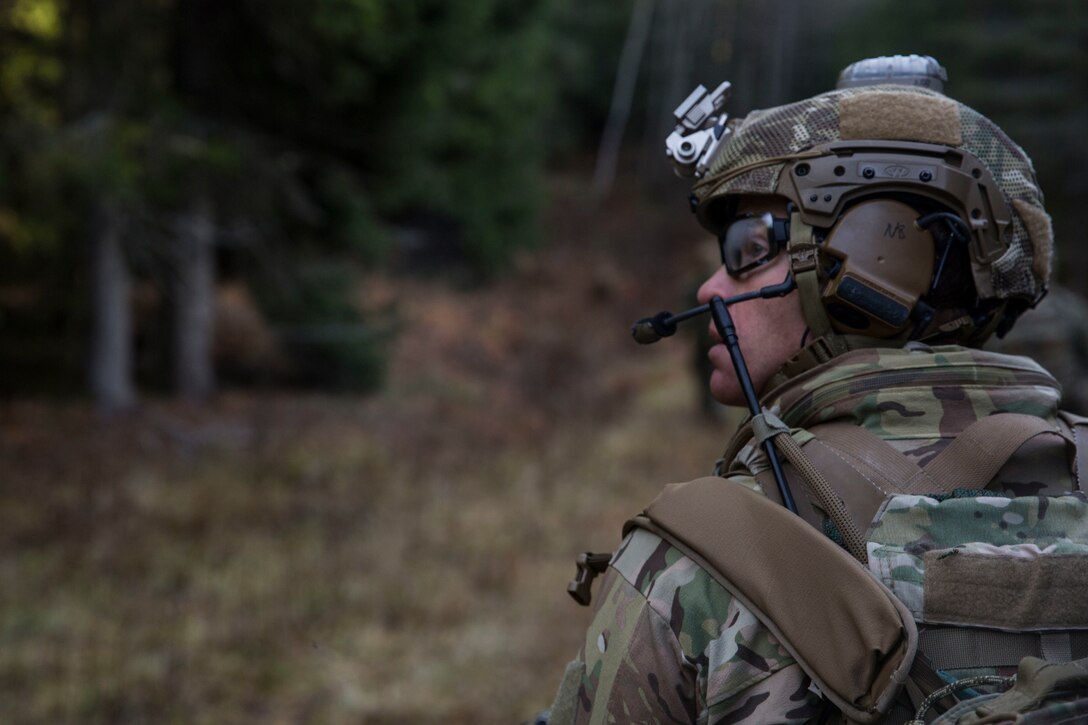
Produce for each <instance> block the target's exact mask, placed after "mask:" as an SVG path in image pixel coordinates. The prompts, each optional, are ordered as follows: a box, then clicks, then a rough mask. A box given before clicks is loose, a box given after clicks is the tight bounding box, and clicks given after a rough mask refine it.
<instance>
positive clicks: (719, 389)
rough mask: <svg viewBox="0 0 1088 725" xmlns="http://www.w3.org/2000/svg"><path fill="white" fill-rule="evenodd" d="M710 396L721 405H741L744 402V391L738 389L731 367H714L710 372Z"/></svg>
mask: <svg viewBox="0 0 1088 725" xmlns="http://www.w3.org/2000/svg"><path fill="white" fill-rule="evenodd" d="M710 397H712V398H714V400H716V401H718V402H719V403H722V404H723V405H738V406H743V405H744V404H745V401H744V393H743V392H742V391H741V389H740V383H739V382H738V381H737V376H736V375H735V374H734V373H733V368H732V367H730V368H729V370H720V369H718V368H715V369H714V372H712V373H710Z"/></svg>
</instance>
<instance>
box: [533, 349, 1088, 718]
mask: <svg viewBox="0 0 1088 725" xmlns="http://www.w3.org/2000/svg"><path fill="white" fill-rule="evenodd" d="M1059 399H1060V388H1059V387H1058V386H1057V384H1056V383H1055V381H1054V380H1053V378H1051V377H1050V375H1049V374H1048V373H1046V371H1044V370H1043V369H1042V368H1041V367H1039V366H1038V365H1036V364H1035V363H1034V362H1032V361H1031V360H1030V359H1028V358H1021V357H1012V356H1005V355H998V354H994V353H986V352H982V351H978V350H970V349H966V348H961V347H953V346H949V347H939V348H930V347H926V346H924V345H920V344H917V343H912V344H910V345H908V346H907V347H905V348H903V349H895V350H892V349H868V350H858V351H854V352H850V353H847V354H846V355H842V356H840V357H838V358H836V359H835V360H833V361H831V362H829V363H827V364H825V365H822V366H819V367H817V368H814V369H812V370H809V371H808V372H806V373H804V374H802V375H800V376H798V377H797V378H795V379H793V380H791V381H788V382H787V383H785V384H783V385H781V386H779V387H778V388H777V389H775V390H773V391H772V392H771V393H770V394H769V395H767V396H766V397H765V399H764V401H763V405H764V408H765V409H768V410H770V411H771V412H773V413H775V414H776V415H777V416H778V417H779V418H780V419H781V420H783V421H784V422H785V423H786V424H787V425H788V426H790V427H791V429H793V435H794V437H795V439H797V440H798V441H799V442H803V439H804V438H805V436H810V434H809V433H808V432H807V431H806V430H805V429H806V428H811V427H815V426H818V425H820V424H823V423H831V422H843V421H848V422H851V423H853V424H856V425H857V426H860V427H862V428H863V429H865V430H867V431H868V432H870V433H873V434H875V435H876V436H878V437H880V438H881V439H883V440H885V441H887V442H888V443H891V444H892V446H893V447H895V448H896V449H897V450H899V451H900V452H901V453H904V454H905V455H907V456H908V457H910V458H912V459H914V460H915V461H917V462H919V463H922V464H924V463H925V461H926V460H928V459H931V458H932V457H934V456H936V455H937V454H938V453H939V452H940V451H941V450H943V449H944V448H945V447H946V446H947V444H948V443H949V442H950V441H951V440H952V439H954V438H955V437H956V435H957V434H958V433H960V432H961V431H963V430H964V429H965V428H966V427H967V426H968V425H970V424H971V423H972V422H974V421H976V420H979V419H981V418H983V417H986V416H989V415H991V414H994V413H999V412H1015V413H1025V414H1029V415H1032V416H1036V417H1039V418H1043V419H1045V420H1046V421H1048V422H1049V423H1052V424H1053V425H1054V426H1055V427H1059V428H1060V427H1061V425H1062V424H1061V423H1059V422H1058V418H1057V410H1058V403H1059ZM745 434H746V431H745V428H744V427H743V426H742V428H741V430H740V431H739V432H738V436H739V438H735V439H734V442H733V444H732V445H731V446H730V449H729V451H728V452H729V454H730V459H731V460H728V461H719V464H718V468H717V471H716V472H717V473H719V475H722V476H724V478H725V479H726V480H727V481H728V482H729V483H726V481H724V480H723V485H742V486H748V487H750V488H753V489H755V490H762V489H761V487H760V485H759V483H758V482H757V481H756V478H755V476H756V475H757V474H758V473H760V472H761V471H763V470H765V469H766V467H767V463H766V460H765V459H764V457H763V454H762V452H761V451H760V450H759V449H758V447H756V446H754V445H752V444H751V443H748V444H744V441H743V438H744V436H745ZM747 435H748V437H750V435H751V433H750V431H747ZM990 488H991V489H995V490H1003V491H1004V492H1006V493H1007V494H1008V495H1016V496H1019V495H1038V494H1040V493H1048V494H1054V493H1058V492H1060V491H1062V490H1071V489H1073V488H1075V483H1074V481H1073V477H1072V475H1071V474H1070V471H1069V467H1068V464H1067V462H1066V459H1065V456H1055V455H1054V451H1053V450H1052V449H1047V448H1046V443H1045V442H1042V441H1040V442H1037V443H1036V444H1029V445H1026V446H1024V448H1022V449H1021V451H1020V453H1018V454H1017V456H1016V457H1014V458H1013V460H1011V461H1010V462H1009V463H1008V464H1007V465H1006V466H1004V467H1003V468H1002V469H1001V471H1000V472H999V474H998V476H997V477H996V478H995V479H994V481H993V482H992V483H991V486H990ZM769 535H771V536H773V533H769ZM769 574H770V575H773V572H769ZM813 596H818V593H817V592H813ZM824 708H825V706H824V704H823V701H822V698H821V696H820V694H819V692H818V690H817V689H816V688H815V687H813V686H812V684H811V683H810V680H809V678H808V677H807V676H806V675H805V673H804V672H803V671H802V670H801V668H800V666H799V665H798V664H797V663H796V662H795V661H794V660H793V659H792V658H791V657H790V655H789V654H788V653H787V651H786V650H785V649H784V648H783V647H782V645H781V643H780V642H779V641H777V640H776V639H775V637H774V636H773V635H772V634H771V632H770V631H768V629H767V628H766V627H764V626H763V624H761V622H760V621H759V620H758V619H757V618H756V617H755V616H754V615H753V614H752V613H751V612H750V611H749V610H748V609H746V608H745V606H744V605H742V604H741V603H740V602H738V601H737V600H736V599H735V598H734V597H733V596H731V595H730V593H729V592H728V591H727V590H726V589H725V588H723V587H722V586H721V585H720V584H718V583H717V581H716V580H715V579H714V578H713V577H712V576H710V575H709V574H708V573H707V572H706V571H704V570H703V569H701V568H700V567H699V566H698V565H697V564H696V563H695V562H694V561H693V560H691V559H690V558H688V557H686V556H685V555H683V554H682V553H681V552H680V551H678V550H677V549H676V548H674V547H673V546H671V545H670V544H668V543H667V542H665V541H664V540H662V539H661V538H659V537H657V536H656V535H655V534H653V533H651V532H648V531H645V530H642V529H634V530H632V531H631V532H630V533H629V534H628V536H627V537H626V538H625V540H624V541H623V542H622V544H621V546H620V547H619V549H618V550H617V552H616V553H615V554H614V555H613V557H612V561H611V563H610V565H609V568H608V570H607V573H606V575H605V577H604V581H603V584H602V586H601V588H600V591H599V592H598V594H597V597H596V611H595V614H594V618H593V621H592V623H591V625H590V627H589V629H588V631H587V633H586V639H585V643H584V645H583V647H582V650H581V652H580V653H579V656H578V658H577V659H576V660H575V661H574V662H572V663H571V665H570V666H568V669H567V672H566V675H565V677H564V681H563V684H562V685H561V687H560V692H559V695H558V696H557V698H556V702H555V705H554V706H553V709H552V720H551V722H567V721H570V722H577V723H599V722H621V723H628V722H666V723H668V722H681V723H689V722H697V723H737V722H750V723H768V722H782V723H801V722H807V721H810V720H813V719H815V718H817V717H818V716H820V714H821V713H822V711H823V710H824Z"/></svg>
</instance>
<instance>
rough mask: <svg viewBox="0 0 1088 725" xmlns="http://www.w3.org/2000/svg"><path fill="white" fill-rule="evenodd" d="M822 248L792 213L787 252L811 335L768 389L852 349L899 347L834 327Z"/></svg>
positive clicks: (805, 339)
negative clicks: (824, 291) (824, 289)
mask: <svg viewBox="0 0 1088 725" xmlns="http://www.w3.org/2000/svg"><path fill="white" fill-rule="evenodd" d="M819 248H820V245H819V244H818V243H817V242H816V240H815V237H814V236H813V231H812V227H811V226H810V225H808V224H806V223H805V222H804V221H802V220H801V214H800V213H799V212H796V211H794V212H792V213H791V214H790V240H789V243H788V244H787V246H786V250H787V253H788V254H789V258H790V270H791V274H792V276H793V279H794V281H795V282H796V283H797V292H798V294H799V295H800V297H801V313H802V314H803V315H804V318H805V324H806V325H808V333H807V334H806V336H805V337H804V339H803V340H802V342H805V343H806V344H803V346H802V347H801V349H800V350H798V351H797V353H796V354H795V355H794V356H793V357H791V358H790V359H789V360H787V361H786V363H785V365H783V366H782V368H781V369H779V371H778V372H777V373H775V374H774V375H773V376H772V377H771V379H770V381H769V382H768V385H767V388H766V389H767V390H771V389H774V388H776V387H778V385H780V384H782V383H784V382H786V381H787V380H789V379H790V378H793V377H795V376H797V375H800V374H801V373H803V372H805V371H806V370H810V369H812V368H814V367H816V366H817V365H822V364H823V363H825V362H828V361H829V360H831V359H832V358H834V357H837V356H839V355H842V354H843V353H846V352H849V351H850V350H857V349H860V348H866V347H882V346H888V345H890V344H895V340H894V339H891V338H889V339H883V338H876V337H865V336H862V335H843V334H842V333H839V332H836V331H835V329H834V328H833V327H832V326H831V318H830V317H828V315H827V309H826V308H825V307H824V303H823V298H822V296H821V294H820V279H819ZM806 341H807V342H806Z"/></svg>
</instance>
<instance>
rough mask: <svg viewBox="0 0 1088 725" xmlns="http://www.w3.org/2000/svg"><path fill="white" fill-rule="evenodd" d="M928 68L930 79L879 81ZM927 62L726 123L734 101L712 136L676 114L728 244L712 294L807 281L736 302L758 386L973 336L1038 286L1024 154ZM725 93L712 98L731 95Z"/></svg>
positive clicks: (1044, 230) (1037, 195) (1046, 240)
mask: <svg viewBox="0 0 1088 725" xmlns="http://www.w3.org/2000/svg"><path fill="white" fill-rule="evenodd" d="M919 64H921V66H923V67H922V68H921V70H922V71H923V72H922V74H921V76H915V77H913V78H910V77H905V74H903V73H900V74H899V75H898V76H895V74H892V77H889V78H882V79H879V82H874V79H873V78H872V76H873V75H874V71H884V70H887V69H893V70H903V69H904V68H906V69H908V70H913V71H918V70H919ZM934 69H936V70H938V71H939V72H940V73H941V74H943V69H941V68H940V66H939V65H937V64H936V61H933V60H932V59H931V58H918V57H917V56H911V57H909V58H904V57H901V56H897V57H896V58H893V59H874V60H872V61H865V62H863V63H862V64H855V66H852V67H851V68H848V69H847V70H846V71H844V72H843V77H842V78H841V79H840V84H839V87H838V88H837V89H836V90H834V91H830V92H828V93H824V94H821V95H818V96H815V97H813V98H809V99H806V100H803V101H799V102H797V103H792V104H788V105H785V106H780V107H778V108H772V109H768V110H763V111H753V112H752V113H750V114H749V115H748V116H747V117H745V118H742V119H733V120H730V121H729V122H728V124H725V125H723V124H722V123H720V122H718V123H716V124H715V121H721V120H722V119H723V116H724V114H722V116H718V117H716V119H715V118H711V119H704V120H703V121H702V124H703V125H702V126H700V127H699V129H698V130H701V131H703V132H704V135H703V136H701V137H699V136H693V134H692V132H693V131H695V132H698V130H697V129H691V126H692V125H694V124H689V125H688V129H689V130H688V131H687V132H685V129H684V128H682V127H683V121H682V120H681V113H680V112H681V111H682V110H684V106H681V108H680V109H678V110H677V114H678V120H681V126H678V127H677V133H674V134H673V136H672V137H670V140H669V147H670V155H672V156H673V159H674V162H676V163H677V164H678V166H683V163H681V162H682V161H683V159H681V158H680V156H681V154H680V151H681V145H682V144H683V140H684V139H685V138H692V139H693V140H696V141H698V142H699V144H700V145H699V146H698V148H697V149H696V151H697V153H696V154H693V155H692V157H691V162H690V163H689V164H688V167H689V168H692V170H695V171H696V173H697V175H699V176H700V178H699V179H698V181H697V182H696V184H695V186H694V188H693V193H692V197H691V201H692V208H693V210H694V211H695V213H696V215H697V217H698V219H699V222H700V223H701V224H702V225H703V226H704V227H705V228H706V229H708V230H709V231H710V232H711V233H713V234H714V235H715V236H717V237H718V238H719V240H720V244H721V250H722V263H723V264H722V268H721V269H720V270H719V271H718V272H716V273H715V274H714V275H713V276H712V277H711V278H710V279H709V280H707V282H706V283H705V284H704V285H703V288H702V289H701V290H700V297H701V298H702V301H706V300H707V299H709V298H710V297H712V296H714V295H719V296H722V297H727V296H729V295H731V294H736V292H737V291H745V290H746V289H748V288H759V287H761V286H766V285H769V284H774V283H777V282H781V281H782V280H783V278H785V277H786V275H787V274H789V275H792V276H793V278H794V280H795V281H796V282H797V286H798V290H797V291H796V292H794V293H792V294H791V295H789V296H788V297H785V298H780V299H776V300H754V301H752V302H746V303H743V304H741V305H738V306H737V307H736V310H735V312H734V315H735V317H736V318H737V326H738V330H739V331H740V332H741V333H742V336H741V339H742V348H743V349H744V352H745V356H746V358H747V359H748V362H749V368H750V369H751V372H752V377H753V382H754V383H755V385H756V388H757V390H759V389H764V388H765V387H766V384H767V383H768V381H769V380H771V378H772V377H773V376H774V373H775V372H776V371H777V370H779V369H783V370H784V371H785V373H786V374H787V375H789V374H793V373H796V372H799V371H800V370H803V369H807V368H809V367H811V366H812V365H814V364H818V363H821V362H824V361H827V360H829V359H831V358H833V357H835V356H836V355H840V354H842V353H844V352H846V351H848V350H852V349H857V348H862V347H889V346H894V347H898V346H901V345H903V344H906V343H907V342H909V341H911V340H920V341H924V342H927V343H930V344H944V343H957V344H965V345H970V346H977V345H980V344H981V343H982V342H984V341H985V340H986V339H987V338H988V337H990V335H992V334H994V333H995V332H996V333H997V334H998V335H1003V334H1004V332H1005V331H1007V330H1008V329H1009V328H1010V327H1011V326H1012V324H1013V323H1014V322H1015V320H1016V318H1017V317H1018V316H1019V314H1020V313H1021V312H1023V311H1024V310H1025V309H1028V308H1029V307H1031V306H1033V305H1034V304H1035V303H1036V302H1037V301H1038V300H1039V299H1040V298H1041V296H1042V295H1043V294H1044V292H1045V289H1046V283H1047V280H1048V279H1049V276H1050V264H1051V254H1052V234H1051V225H1050V218H1049V216H1048V215H1047V213H1046V211H1045V210H1044V208H1043V199H1042V193H1041V191H1040V189H1039V186H1038V184H1037V182H1036V179H1035V172H1034V169H1033V168H1032V164H1031V160H1030V159H1029V158H1028V157H1027V155H1026V154H1025V153H1024V151H1023V150H1022V149H1021V148H1020V147H1019V146H1017V145H1016V144H1015V143H1014V142H1013V141H1012V140H1010V139H1009V137H1008V136H1006V135H1005V133H1004V132H1002V131H1001V129H1000V128H998V127H997V126H996V125H995V124H994V123H993V122H992V121H990V120H989V119H987V118H986V117H984V116H982V115H981V114H979V113H978V112H976V111H974V110H973V109H971V108H968V107H967V106H965V105H964V104H962V103H959V102H957V101H955V100H953V99H951V98H948V97H947V96H945V95H943V94H942V93H941V92H940V90H935V89H934V86H936V87H937V88H938V89H939V80H940V78H938V77H937V76H936V74H935V73H934ZM927 73H928V75H927ZM876 75H879V73H876ZM919 77H920V78H922V79H928V80H927V81H925V82H923V81H922V80H919ZM889 81H890V82H889ZM927 86H928V87H927ZM726 88H727V87H726ZM721 91H722V87H719V89H718V91H717V92H716V94H717V95H718V96H719V97H718V98H717V99H716V100H715V101H714V104H715V105H713V106H711V105H708V104H707V103H706V102H705V100H704V104H703V105H704V111H705V110H708V109H711V108H712V110H715V111H716V110H717V109H718V108H720V106H721V103H723V102H724V99H723V98H721V96H722V95H723V94H722V93H721ZM694 98H695V97H694V95H693V97H692V98H689V99H688V101H687V102H685V103H686V104H688V105H689V113H690V112H691V110H690V109H691V108H694V107H695V104H694V103H693V102H692V101H693V99H694ZM699 115H702V114H701V113H696V114H695V116H696V117H697V116H699ZM707 132H709V133H707ZM715 135H719V139H718V140H717V141H716V142H715V140H714V139H715ZM700 154H701V155H700ZM742 324H743V325H744V327H742ZM770 338H773V341H771V339H770ZM761 355H762V356H763V359H762V360H761V359H759V357H760V356H761ZM713 358H714V353H712V359H713ZM714 362H715V367H716V368H717V369H718V370H719V373H717V377H716V380H713V381H712V391H713V392H714V394H715V396H716V397H718V398H719V399H720V400H724V401H725V402H736V395H735V394H734V393H735V390H734V389H733V388H734V387H735V384H734V383H731V382H729V380H728V379H729V378H730V377H731V375H730V374H729V373H731V366H730V365H729V363H728V353H726V352H725V351H724V350H723V351H720V357H719V359H714ZM719 362H721V364H719Z"/></svg>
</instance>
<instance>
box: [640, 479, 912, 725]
mask: <svg viewBox="0 0 1088 725" xmlns="http://www.w3.org/2000/svg"><path fill="white" fill-rule="evenodd" d="M634 526H638V527H641V528H645V529H648V530H650V531H653V532H654V533H656V534H657V535H658V536H661V537H662V538H663V539H665V540H666V541H668V542H669V543H670V544H672V545H674V546H675V547H676V548H677V549H679V550H680V551H681V552H683V553H684V554H685V555H687V556H689V557H690V558H691V559H693V560H694V561H695V562H696V563H697V564H699V565H700V566H701V567H702V568H703V569H704V570H705V571H707V572H708V573H709V574H710V575H711V576H713V577H714V578H715V579H716V580H717V581H718V582H719V583H720V584H721V585H722V586H723V587H725V588H726V589H727V590H728V591H729V592H730V593H731V594H733V595H734V596H735V597H736V598H737V600H738V601H740V602H741V603H742V604H744V605H745V606H746V607H747V608H748V609H750V610H751V611H752V612H753V614H755V615H756V616H757V617H758V618H759V620H760V621H761V622H762V623H763V624H764V625H765V626H766V627H767V628H768V629H769V630H770V631H771V632H772V633H773V634H774V635H775V637H777V638H778V640H779V641H780V643H781V644H782V646H783V647H784V648H785V649H786V650H787V651H788V652H789V653H790V654H791V655H792V656H793V657H794V659H796V660H797V662H798V664H799V665H800V666H801V667H802V669H804V670H805V672H806V673H807V674H808V675H809V676H810V677H812V679H813V681H814V682H816V684H817V685H818V686H819V687H820V688H821V690H822V691H823V692H824V693H825V695H827V697H828V699H829V700H831V702H832V703H834V704H835V706H836V707H838V708H839V709H840V710H842V711H843V712H844V713H845V714H846V715H847V716H848V717H849V718H850V719H852V720H855V721H858V722H874V721H876V720H877V719H878V718H880V716H881V714H882V713H884V712H887V711H888V709H889V708H890V707H891V705H892V702H893V699H894V698H895V696H896V694H897V692H898V691H899V689H900V687H901V685H902V684H903V682H904V681H905V680H906V678H907V676H908V673H909V671H910V668H911V664H912V662H913V659H914V653H915V651H916V647H917V629H916V628H915V625H914V621H913V619H912V618H911V616H910V613H909V611H907V610H906V608H905V607H904V606H903V604H902V603H901V602H899V600H898V599H896V598H895V596H894V595H893V594H892V593H891V592H890V591H888V590H887V588H886V587H884V585H883V584H881V583H880V582H879V581H877V579H876V578H875V577H873V576H872V575H871V574H870V573H869V572H868V571H867V570H866V569H865V568H864V567H862V566H860V565H859V564H858V562H856V561H855V560H853V559H852V558H851V557H850V556H849V555H848V554H847V553H846V552H845V551H843V550H842V549H841V548H839V547H838V546H837V545H835V544H834V543H833V542H832V541H831V540H829V539H827V538H826V537H825V536H824V535H823V534H821V533H820V532H819V531H817V530H815V529H813V528H812V527H811V526H808V525H807V524H805V523H804V522H803V521H802V520H801V519H799V518H798V517H796V516H794V515H793V514H791V513H789V512H788V511H787V510H786V509H784V508H782V507H781V506H778V505H777V504H775V503H773V502H772V501H770V500H768V499H767V498H766V497H764V496H761V495H760V494H758V493H755V492H754V491H751V490H749V489H747V488H745V487H743V486H739V485H736V484H732V483H729V482H727V481H723V480H722V479H721V478H717V477H710V478H702V479H697V480H695V481H691V482H689V483H685V484H678V485H673V486H669V487H668V488H667V489H666V490H665V491H664V492H663V493H662V494H661V495H660V496H659V497H658V498H657V499H656V500H655V501H654V502H653V503H652V504H651V505H650V506H649V507H648V508H647V509H646V511H645V515H644V516H639V517H636V518H635V519H632V520H631V521H629V522H628V523H627V525H626V527H625V533H626V531H628V530H630V528H631V527H634ZM770 573H773V576H770V575H769V574H770ZM829 582H834V586H828V583H829ZM817 594H818V595H817ZM801 602H803V603H804V606H798V604H799V603H801ZM814 624H816V625H818V626H813V625H814Z"/></svg>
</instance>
